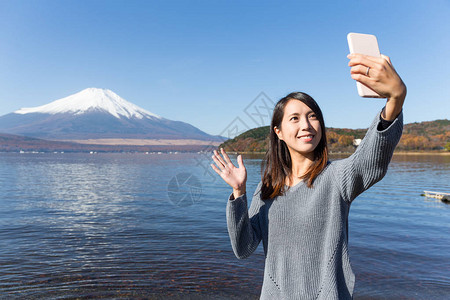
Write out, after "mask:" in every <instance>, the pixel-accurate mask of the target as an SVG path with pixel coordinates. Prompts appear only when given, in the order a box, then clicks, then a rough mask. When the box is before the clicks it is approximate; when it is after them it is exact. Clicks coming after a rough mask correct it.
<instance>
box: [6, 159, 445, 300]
mask: <svg viewBox="0 0 450 300" xmlns="http://www.w3.org/2000/svg"><path fill="white" fill-rule="evenodd" d="M210 162H211V160H210V156H209V155H206V154H182V153H180V154H148V155H146V154H91V155H90V154H68V153H64V154H18V153H17V154H12V153H10V154H8V153H3V154H1V153H0V298H2V299H3V298H8V299H9V298H12V299H23V298H26V299H37V298H39V299H40V298H45V299H71V298H72V299H73V298H80V299H83V298H108V299H123V298H127V299H130V298H131V299H132V298H141V299H257V298H258V295H259V291H260V288H261V284H262V276H263V267H264V256H263V252H262V245H260V248H259V249H258V250H257V252H256V253H255V254H254V255H253V256H251V257H250V258H248V259H245V260H238V259H236V258H235V257H234V254H233V253H232V250H231V246H230V242H229V238H228V233H227V229H226V220H225V206H226V201H227V197H228V195H229V193H230V189H229V188H228V187H227V185H226V184H225V183H223V182H222V181H221V179H220V178H218V176H216V175H215V174H212V171H211V169H209V163H210ZM245 164H246V166H247V168H248V172H249V175H248V177H249V181H248V190H249V191H251V192H253V191H254V189H255V188H256V185H257V183H258V181H259V178H260V176H259V171H260V160H259V159H258V158H247V159H245ZM423 190H436V191H443V192H450V156H412V155H408V156H395V157H394V160H393V162H392V163H391V166H390V169H389V171H388V174H387V175H386V177H385V178H384V179H383V180H382V181H381V182H379V183H377V184H376V185H375V186H374V187H372V188H371V189H370V190H369V191H367V192H366V193H364V194H362V195H361V196H360V197H359V198H357V199H356V200H355V202H354V204H352V208H351V212H350V225H349V226H350V253H351V261H352V266H353V270H354V272H355V274H356V280H357V283H356V288H355V299H446V298H447V299H448V297H449V295H450V250H449V246H450V205H446V204H444V203H442V202H439V201H438V200H434V199H428V198H425V197H423V196H421V193H422V192H423Z"/></svg>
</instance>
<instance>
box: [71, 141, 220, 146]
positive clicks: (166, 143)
mask: <svg viewBox="0 0 450 300" xmlns="http://www.w3.org/2000/svg"><path fill="white" fill-rule="evenodd" d="M65 142H72V143H78V144H87V145H108V146H183V145H205V146H207V145H212V146H218V145H220V144H221V142H212V141H204V140H193V139H185V140H183V139H177V140H171V139H86V140H65Z"/></svg>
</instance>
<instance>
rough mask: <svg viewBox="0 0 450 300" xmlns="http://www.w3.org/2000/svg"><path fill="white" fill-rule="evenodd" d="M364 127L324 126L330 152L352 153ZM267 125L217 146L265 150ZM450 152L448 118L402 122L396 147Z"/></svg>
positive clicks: (255, 150)
mask: <svg viewBox="0 0 450 300" xmlns="http://www.w3.org/2000/svg"><path fill="white" fill-rule="evenodd" d="M366 131H367V129H347V128H332V127H329V128H327V139H328V146H329V149H330V152H353V151H354V150H355V146H353V141H354V140H355V139H362V138H363V137H364V135H365V133H366ZM268 135H269V126H263V127H258V128H254V129H250V130H248V131H246V132H244V133H242V134H240V135H239V136H237V137H235V138H233V139H230V140H228V141H226V142H224V143H223V144H222V145H220V147H223V148H224V149H225V150H226V151H232V152H265V151H266V150H267V143H268ZM444 148H446V149H447V151H450V120H447V119H445V120H436V121H427V122H420V123H410V124H405V126H404V129H403V136H402V139H401V140H400V143H399V145H398V146H397V150H402V151H430V150H443V149H444Z"/></svg>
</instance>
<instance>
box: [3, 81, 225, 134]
mask: <svg viewBox="0 0 450 300" xmlns="http://www.w3.org/2000/svg"><path fill="white" fill-rule="evenodd" d="M0 132H3V133H9V134H19V135H24V136H30V137H39V138H45V139H53V140H73V139H105V138H124V139H197V140H211V141H218V140H219V138H218V137H215V136H211V135H209V134H207V133H205V132H203V131H201V130H200V129H198V128H196V127H194V126H192V125H190V124H188V123H184V122H180V121H172V120H169V119H165V118H163V117H161V116H158V115H156V114H154V113H152V112H149V111H147V110H145V109H143V108H140V107H138V106H137V105H135V104H133V103H131V102H128V101H126V100H124V99H123V98H121V97H120V96H118V95H117V94H115V93H114V92H112V91H110V90H107V89H98V88H88V89H85V90H83V91H81V92H79V93H76V94H74V95H71V96H68V97H65V98H62V99H59V100H56V101H53V102H51V103H48V104H45V105H42V106H38V107H32V108H22V109H19V110H16V111H15V112H13V113H10V114H7V115H4V116H1V117H0Z"/></svg>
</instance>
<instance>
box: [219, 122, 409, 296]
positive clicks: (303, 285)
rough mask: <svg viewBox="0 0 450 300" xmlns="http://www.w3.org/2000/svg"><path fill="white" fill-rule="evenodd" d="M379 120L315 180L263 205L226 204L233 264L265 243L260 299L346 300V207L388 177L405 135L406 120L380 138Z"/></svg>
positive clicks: (350, 283) (349, 287)
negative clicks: (387, 174)
mask: <svg viewBox="0 0 450 300" xmlns="http://www.w3.org/2000/svg"><path fill="white" fill-rule="evenodd" d="M379 122H380V118H379V115H377V118H376V119H375V120H374V122H373V123H372V125H371V126H370V128H369V130H368V132H367V134H366V136H365V138H364V139H363V141H362V142H361V144H360V146H359V147H358V148H357V150H356V151H355V153H354V154H353V155H351V156H350V157H348V158H346V159H342V160H338V161H333V162H330V163H329V164H328V166H327V167H326V168H325V169H324V170H323V171H322V172H321V173H320V175H319V176H318V177H317V178H316V179H315V181H314V185H313V187H312V188H308V187H307V186H306V183H305V182H303V181H302V182H300V183H298V184H297V185H295V186H293V187H290V188H289V189H288V190H287V192H286V193H285V194H284V195H282V196H278V197H276V198H274V199H271V200H261V198H260V186H261V183H260V184H259V185H258V188H257V189H256V192H255V194H254V195H253V199H252V203H251V205H250V209H247V196H246V194H244V195H242V196H241V197H239V198H237V199H233V196H232V195H231V196H230V198H229V201H228V203H227V224H228V232H229V235H230V239H231V245H232V247H233V251H234V253H235V255H236V256H237V257H238V258H246V257H248V256H250V255H251V254H252V253H253V252H254V251H255V249H256V248H257V246H258V244H259V243H260V241H261V240H262V242H263V246H264V253H265V268H264V280H263V287H262V291H261V299H327V300H328V299H351V298H352V294H353V288H354V284H355V275H354V274H353V271H352V268H351V266H350V260H349V253H348V227H347V226H348V214H349V209H350V204H351V202H352V201H353V200H354V199H355V198H356V197H357V196H358V195H359V194H361V193H362V192H364V191H365V190H367V189H368V188H369V187H371V186H372V185H373V184H375V183H376V182H377V181H379V180H381V179H382V178H383V176H384V175H385V174H386V171H387V168H388V164H389V162H390V160H391V157H392V154H393V151H394V148H395V146H396V145H397V143H398V141H399V139H400V137H401V134H402V129H403V115H402V114H400V115H399V116H398V117H397V119H395V120H394V122H393V123H392V124H391V125H390V126H389V127H388V128H387V129H385V130H382V131H379V130H378V129H377V125H378V123H379Z"/></svg>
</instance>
